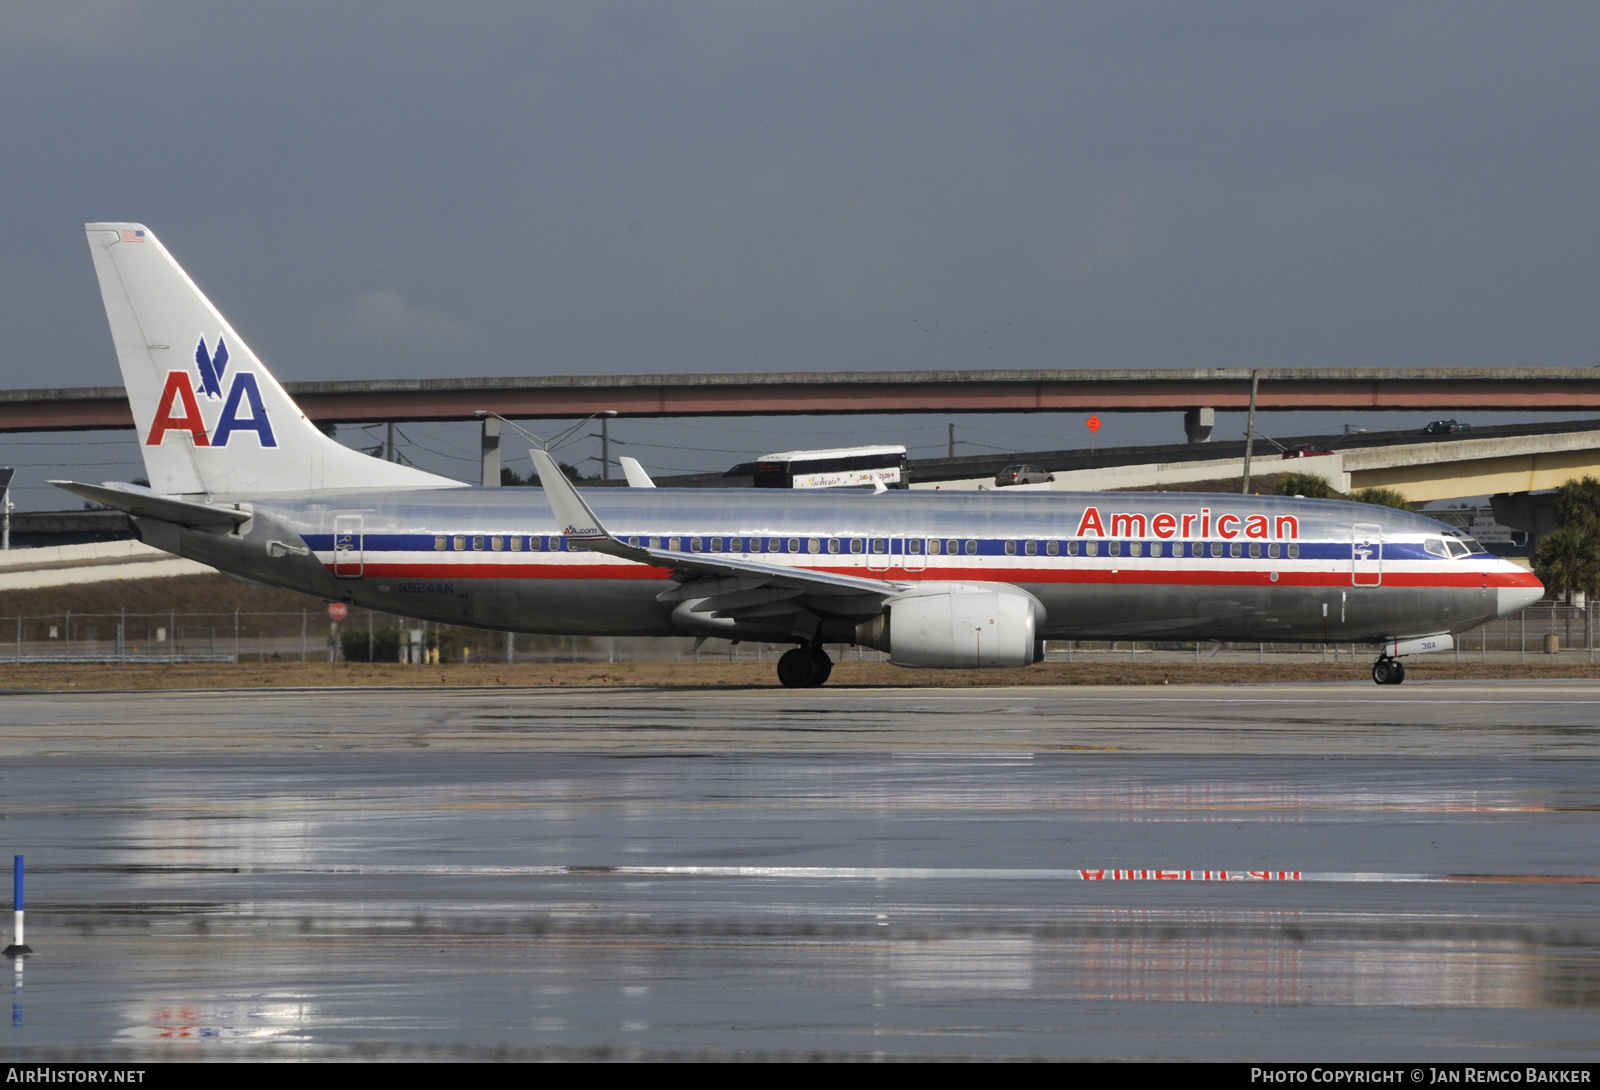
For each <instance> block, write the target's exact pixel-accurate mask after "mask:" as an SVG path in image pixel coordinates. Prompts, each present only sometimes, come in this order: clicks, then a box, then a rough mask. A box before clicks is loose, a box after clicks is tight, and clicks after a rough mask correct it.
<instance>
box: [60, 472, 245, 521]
mask: <svg viewBox="0 0 1600 1090" xmlns="http://www.w3.org/2000/svg"><path fill="white" fill-rule="evenodd" d="M50 483H51V484H53V485H55V486H56V487H57V488H62V489H65V490H66V491H68V492H71V493H72V494H73V495H74V496H82V497H83V498H84V499H86V500H89V501H90V502H92V503H99V504H104V505H105V506H107V507H114V508H116V509H117V510H118V511H126V512H127V513H128V514H130V515H136V516H138V517H140V518H153V519H160V520H161V521H162V522H171V523H176V524H177V525H179V526H188V527H192V528H194V529H198V530H232V529H233V528H234V527H235V526H238V525H239V524H240V523H243V522H248V521H250V515H251V511H250V505H249V504H228V505H226V506H224V505H222V504H211V503H191V502H190V501H188V500H178V499H173V498H171V497H170V496H158V495H156V494H155V493H154V492H151V491H150V490H149V489H148V488H141V487H139V486H138V485H131V484H80V483H78V482H77V481H51V482H50Z"/></svg>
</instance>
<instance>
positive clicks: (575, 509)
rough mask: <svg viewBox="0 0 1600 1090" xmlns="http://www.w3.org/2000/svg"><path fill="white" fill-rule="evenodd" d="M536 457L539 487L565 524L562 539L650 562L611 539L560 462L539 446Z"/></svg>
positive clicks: (531, 453) (532, 454)
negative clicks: (563, 470) (562, 468)
mask: <svg viewBox="0 0 1600 1090" xmlns="http://www.w3.org/2000/svg"><path fill="white" fill-rule="evenodd" d="M528 454H529V456H530V457H532V458H533V468H534V471H535V472H536V473H538V474H539V484H540V485H541V486H543V488H544V498H545V499H546V500H547V501H548V502H549V504H550V510H551V511H553V512H554V513H555V516H556V521H557V522H559V523H560V524H561V536H562V537H564V538H566V539H567V543H568V544H569V545H577V546H580V547H581V548H585V549H593V550H594V551H595V552H597V553H610V554H611V555H612V556H620V557H622V558H623V559H625V560H637V561H639V562H641V563H645V564H648V563H650V554H649V553H648V552H646V551H644V550H643V549H638V548H634V547H633V546H630V545H625V544H623V543H622V542H620V541H618V540H617V539H616V538H614V537H612V536H611V531H609V530H607V529H606V528H605V527H604V526H603V525H601V523H600V519H599V517H598V516H597V515H596V514H595V513H594V512H593V511H591V510H590V509H589V505H588V504H587V503H584V502H583V497H582V496H580V495H578V490H577V489H576V488H574V487H572V482H571V481H569V480H567V475H566V474H565V473H563V472H561V467H560V466H558V465H556V460H555V459H554V458H552V457H550V455H549V454H548V453H547V452H546V451H542V450H540V449H539V448H537V447H535V448H533V449H532V450H530V451H528Z"/></svg>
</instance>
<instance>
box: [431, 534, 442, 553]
mask: <svg viewBox="0 0 1600 1090" xmlns="http://www.w3.org/2000/svg"><path fill="white" fill-rule="evenodd" d="M433 547H434V548H435V549H437V550H438V551H439V552H441V553H442V552H444V538H442V537H436V538H434V539H433Z"/></svg>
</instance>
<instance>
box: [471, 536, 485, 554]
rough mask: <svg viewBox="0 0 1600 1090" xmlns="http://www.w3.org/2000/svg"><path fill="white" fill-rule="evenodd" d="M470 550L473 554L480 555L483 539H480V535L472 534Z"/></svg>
mask: <svg viewBox="0 0 1600 1090" xmlns="http://www.w3.org/2000/svg"><path fill="white" fill-rule="evenodd" d="M472 550H473V552H480V553H481V552H482V551H483V537H482V535H479V534H474V535H473V537H472Z"/></svg>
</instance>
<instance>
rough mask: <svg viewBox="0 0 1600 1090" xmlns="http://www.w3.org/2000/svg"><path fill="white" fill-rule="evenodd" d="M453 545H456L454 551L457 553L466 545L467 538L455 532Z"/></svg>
mask: <svg viewBox="0 0 1600 1090" xmlns="http://www.w3.org/2000/svg"><path fill="white" fill-rule="evenodd" d="M455 546H456V552H458V553H459V552H460V551H461V550H462V549H465V548H466V547H467V539H466V538H464V537H462V536H461V535H460V534H457V535H456V541H455Z"/></svg>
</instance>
